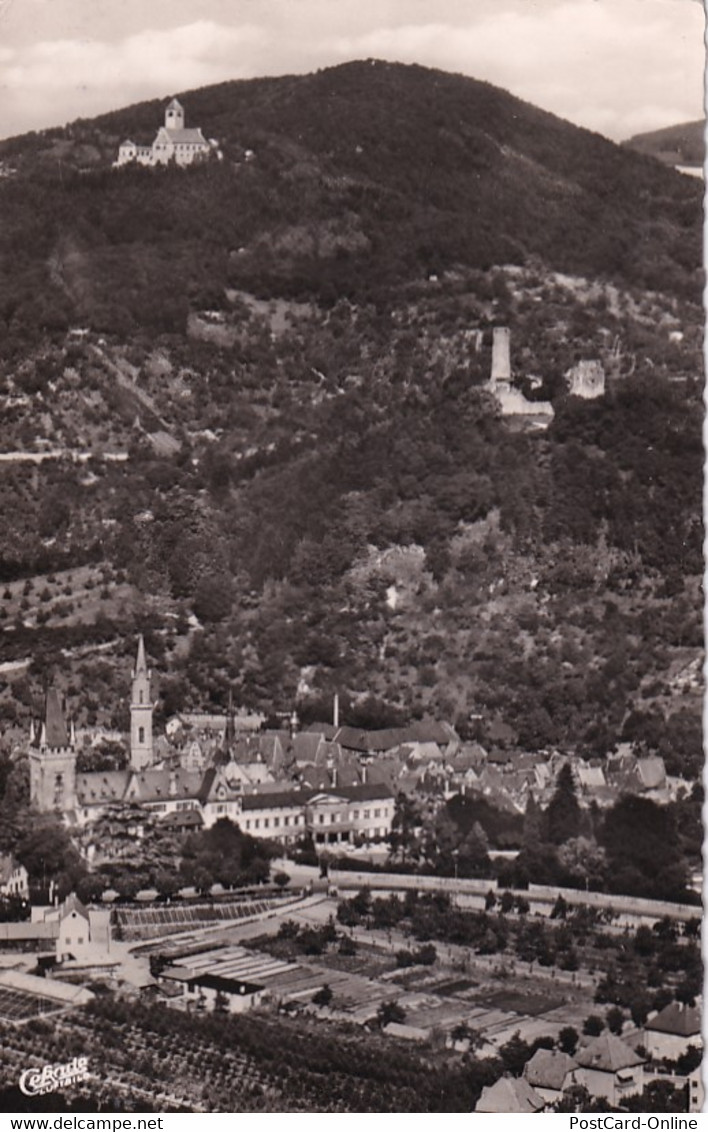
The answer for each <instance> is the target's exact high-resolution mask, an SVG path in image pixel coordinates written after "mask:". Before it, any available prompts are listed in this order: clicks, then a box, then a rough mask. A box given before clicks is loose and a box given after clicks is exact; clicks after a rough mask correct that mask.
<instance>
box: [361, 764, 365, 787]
mask: <svg viewBox="0 0 708 1132" xmlns="http://www.w3.org/2000/svg"><path fill="white" fill-rule="evenodd" d="M361 785H362V786H366V765H365V764H364V765H362V768H361Z"/></svg>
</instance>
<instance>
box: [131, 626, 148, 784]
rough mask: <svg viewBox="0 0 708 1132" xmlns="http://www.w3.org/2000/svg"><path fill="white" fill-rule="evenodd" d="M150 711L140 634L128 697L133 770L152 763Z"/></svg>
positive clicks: (146, 674) (145, 664)
mask: <svg viewBox="0 0 708 1132" xmlns="http://www.w3.org/2000/svg"><path fill="white" fill-rule="evenodd" d="M152 710H153V708H152V701H151V699H150V670H149V668H148V666H147V661H146V659H145V642H144V641H143V637H142V633H141V635H140V637H139V638H138V655H137V658H136V661H135V668H134V669H133V687H132V692H131V697H130V765H131V767H132V768H133V769H134V770H143V769H144V768H145V767H146V766H150V764H151V763H152V761H153V757H152Z"/></svg>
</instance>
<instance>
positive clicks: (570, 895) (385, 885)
mask: <svg viewBox="0 0 708 1132" xmlns="http://www.w3.org/2000/svg"><path fill="white" fill-rule="evenodd" d="M329 877H330V882H331V883H332V884H334V885H336V886H337V888H338V889H359V888H371V889H377V890H378V889H385V890H387V891H389V892H395V891H398V890H403V891H405V890H406V889H415V890H416V891H418V892H448V893H449V894H450V895H455V894H458V893H459V894H460V895H468V896H478V897H480V896H486V894H487V893H488V892H490V891H491V892H493V893H494V894H495V895H499V894H500V893H501V892H504V891H510V892H511V894H512V896H521V897H524V898H525V899H526V900H528V902H529V904H530V906H531V910H532V911H538V912H541V913H544V912H547V911H550V909H551V908H552V907H553V905H554V904H555V902H556V900H557V899H558V897H559V896H562V897H563V899H564V900H565V901H566V903H567V904H569V905H571V906H579V905H584V906H586V907H591V908H599V909H602V910H605V911H609V912H613V913H614V914H615V915H617V916H620V917H626V918H627V920H628V921H635V922H637V923H643V922H647V921H649V922H654V921H655V920H661V919H662V918H663V917H664V916H668V917H669V919H671V920H677V921H681V922H685V921H686V920H693V919H696V918H697V917H698V918H700V916H701V914H702V912H701V908H700V907H699V906H698V905H693V904H672V903H669V902H668V901H665V900H645V899H643V898H642V897H638V896H617V895H614V894H611V893H607V892H584V891H582V890H581V889H576V888H555V887H552V886H550V885H542V884H530V885H529V887H528V890H526V889H509V890H506V889H504V888H500V887H499V885H498V884H497V881H496V880H478V879H469V878H458V879H456V878H454V877H434V876H418V875H416V874H412V873H366V872H349V871H348V870H344V869H341V870H340V869H330V871H329Z"/></svg>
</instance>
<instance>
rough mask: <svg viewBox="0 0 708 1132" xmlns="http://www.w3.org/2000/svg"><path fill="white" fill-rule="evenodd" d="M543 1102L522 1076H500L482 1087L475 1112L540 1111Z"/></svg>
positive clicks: (543, 1104)
mask: <svg viewBox="0 0 708 1132" xmlns="http://www.w3.org/2000/svg"><path fill="white" fill-rule="evenodd" d="M544 1106H545V1102H544V1100H543V1098H542V1097H539V1095H538V1093H537V1092H536V1091H535V1089H532V1088H531V1086H530V1085H529V1083H528V1081H524V1079H523V1077H500V1078H499V1080H498V1081H495V1082H494V1084H493V1085H487V1086H486V1088H484V1089H482V1095H481V1096H480V1098H479V1100H478V1101H477V1104H476V1106H475V1112H540V1111H541V1109H542V1108H544Z"/></svg>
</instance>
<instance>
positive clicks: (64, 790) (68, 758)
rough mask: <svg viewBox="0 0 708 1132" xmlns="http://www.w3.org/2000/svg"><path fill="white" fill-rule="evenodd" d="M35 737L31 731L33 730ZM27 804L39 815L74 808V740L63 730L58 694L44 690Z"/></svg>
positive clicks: (33, 749) (71, 734)
mask: <svg viewBox="0 0 708 1132" xmlns="http://www.w3.org/2000/svg"><path fill="white" fill-rule="evenodd" d="M32 733H33V734H34V728H33V729H32ZM29 763H30V800H31V803H32V805H33V806H34V807H35V808H36V809H38V810H40V811H41V812H42V813H49V812H51V811H52V810H54V811H57V812H58V813H60V814H66V813H68V812H69V811H71V810H73V809H74V808H75V806H76V736H75V733H74V728H73V726H72V728H71V733H70V732H69V729H68V728H67V726H66V717H65V715H64V709H63V707H62V703H61V698H60V696H59V692H58V690H57V689H56V688H55V687H54V686H51V687H49V688H48V689H47V694H46V698H45V703H44V719H43V720H42V728H41V731H40V736H39V743H38V744H37V743H36V740H35V743H34V744H33V745H32V746H31V747H30V751H29Z"/></svg>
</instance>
